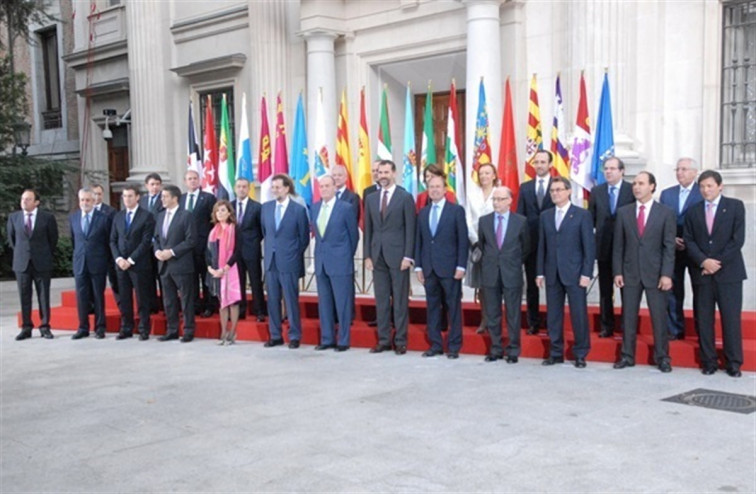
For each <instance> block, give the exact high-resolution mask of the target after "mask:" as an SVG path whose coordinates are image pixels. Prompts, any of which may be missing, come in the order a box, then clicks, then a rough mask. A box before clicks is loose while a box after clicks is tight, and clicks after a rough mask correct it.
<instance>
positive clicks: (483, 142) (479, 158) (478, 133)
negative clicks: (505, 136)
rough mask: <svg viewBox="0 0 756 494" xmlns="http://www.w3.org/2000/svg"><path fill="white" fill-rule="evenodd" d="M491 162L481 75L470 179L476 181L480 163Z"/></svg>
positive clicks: (486, 109)
mask: <svg viewBox="0 0 756 494" xmlns="http://www.w3.org/2000/svg"><path fill="white" fill-rule="evenodd" d="M486 163H491V144H490V141H489V140H488V108H487V107H486V89H485V87H484V86H483V77H481V78H480V85H479V86H478V113H477V114H476V119H475V141H474V144H473V164H472V179H473V180H474V181H475V183H476V184H478V183H480V182H478V168H480V165H485V164H486Z"/></svg>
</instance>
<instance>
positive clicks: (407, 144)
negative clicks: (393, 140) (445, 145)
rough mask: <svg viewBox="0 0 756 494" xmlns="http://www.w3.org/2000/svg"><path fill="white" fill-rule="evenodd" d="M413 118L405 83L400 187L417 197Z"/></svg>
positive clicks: (408, 87) (408, 91)
mask: <svg viewBox="0 0 756 494" xmlns="http://www.w3.org/2000/svg"><path fill="white" fill-rule="evenodd" d="M416 162H417V156H416V155H415V118H414V113H413V112H412V96H411V94H410V86H409V84H407V98H406V103H405V112H404V154H402V182H401V183H402V187H404V188H405V189H406V190H407V192H409V193H410V194H412V197H414V198H415V199H417V168H416V165H415V163H416Z"/></svg>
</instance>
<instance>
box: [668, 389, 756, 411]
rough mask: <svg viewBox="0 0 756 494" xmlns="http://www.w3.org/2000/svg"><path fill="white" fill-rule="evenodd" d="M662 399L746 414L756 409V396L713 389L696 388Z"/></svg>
mask: <svg viewBox="0 0 756 494" xmlns="http://www.w3.org/2000/svg"><path fill="white" fill-rule="evenodd" d="M662 401H669V402H672V403H682V404H683V405H692V406H696V407H704V408H713V409H714V410H724V411H727V412H736V413H744V414H749V413H753V412H754V411H756V396H749V395H739V394H735V393H725V392H724V391H714V390H712V389H694V390H692V391H686V392H685V393H681V394H679V395H675V396H670V397H669V398H664V399H663V400H662Z"/></svg>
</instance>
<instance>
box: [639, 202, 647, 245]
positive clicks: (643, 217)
mask: <svg viewBox="0 0 756 494" xmlns="http://www.w3.org/2000/svg"><path fill="white" fill-rule="evenodd" d="M645 229H646V206H644V205H643V204H641V207H640V209H639V211H638V235H639V236H641V237H642V236H643V231H644V230H645Z"/></svg>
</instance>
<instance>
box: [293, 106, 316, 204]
mask: <svg viewBox="0 0 756 494" xmlns="http://www.w3.org/2000/svg"><path fill="white" fill-rule="evenodd" d="M309 161H310V160H309V154H308V152H307V124H306V123H305V114H304V105H303V104H302V93H299V99H298V100H297V115H296V120H295V121H294V141H293V142H292V143H291V179H292V181H294V190H296V192H297V194H298V195H299V196H301V197H302V199H304V201H305V203H306V204H307V205H308V206H311V205H312V184H311V183H310V164H309Z"/></svg>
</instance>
